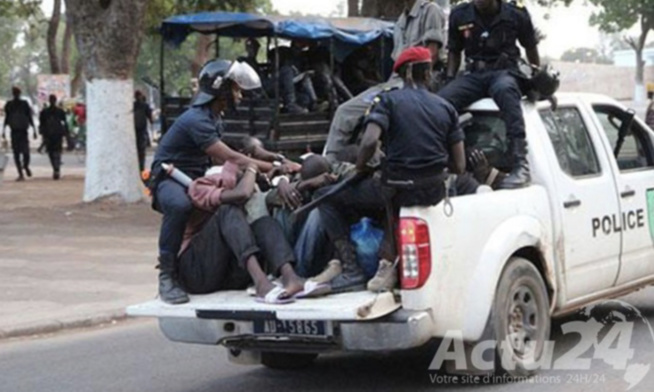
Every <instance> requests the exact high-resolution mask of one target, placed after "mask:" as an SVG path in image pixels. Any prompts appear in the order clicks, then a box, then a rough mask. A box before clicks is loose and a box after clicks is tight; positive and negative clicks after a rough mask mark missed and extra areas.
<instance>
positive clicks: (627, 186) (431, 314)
mask: <svg viewBox="0 0 654 392" xmlns="http://www.w3.org/2000/svg"><path fill="white" fill-rule="evenodd" d="M557 98H558V107H556V108H553V107H552V104H551V103H550V102H538V103H536V104H532V103H529V102H526V101H525V102H524V105H523V112H524V117H525V123H526V130H527V139H528V143H529V155H528V160H529V164H530V167H531V172H532V184H531V185H530V186H528V187H526V188H523V189H519V190H498V191H494V192H478V193H477V194H474V195H468V196H462V197H453V198H449V199H446V200H444V201H443V202H441V203H440V204H438V205H436V206H432V207H411V208H403V209H402V210H401V219H400V224H399V233H398V238H399V239H400V240H399V244H398V246H399V249H398V250H399V253H400V257H401V261H400V265H399V267H398V268H399V276H400V286H399V287H398V288H397V289H396V290H394V291H393V292H385V293H371V292H353V293H343V294H337V295H329V296H326V297H322V298H314V299H301V300H298V301H296V302H295V303H292V304H288V305H266V304H261V303H257V302H255V300H254V298H252V297H249V296H248V294H247V293H246V292H244V291H243V292H240V291H226V292H217V293H213V294H209V295H202V296H192V297H191V301H190V302H189V303H187V304H183V305H167V304H165V303H163V302H161V301H159V300H153V301H149V302H146V303H143V304H139V305H134V306H131V307H129V308H128V314H130V315H132V316H145V317H156V318H158V319H159V325H160V328H161V330H162V332H163V333H164V335H165V336H166V337H168V338H169V339H170V340H173V341H178V342H186V343H200V344H211V345H222V346H225V347H226V348H227V349H228V350H229V354H230V358H231V359H232V360H234V361H237V362H241V363H263V364H265V365H267V366H271V367H289V366H297V365H300V364H306V363H309V362H310V361H311V360H313V358H315V357H316V356H317V355H318V354H320V353H324V352H331V351H368V352H379V351H384V352H387V351H395V350H402V349H408V348H413V347H419V346H421V345H423V344H425V343H427V342H428V341H430V340H432V339H437V338H444V337H452V336H454V337H455V338H456V339H457V340H461V341H463V342H464V343H474V342H478V341H482V340H486V339H489V338H493V339H495V340H496V341H504V342H506V343H507V344H505V345H498V346H497V348H496V350H497V352H496V353H497V354H498V356H500V355H508V356H509V357H511V359H512V360H513V361H514V362H515V364H516V366H514V367H513V368H511V369H503V370H505V371H507V372H508V373H510V374H512V375H518V376H524V375H529V374H533V373H534V370H533V369H532V367H530V366H529V365H530V364H532V363H534V362H537V361H538V360H539V359H540V357H541V355H542V354H543V346H544V344H545V341H546V340H547V339H548V338H549V333H550V321H551V319H552V318H553V317H558V316H561V315H564V314H567V313H570V312H573V311H575V310H577V309H579V308H581V307H583V306H586V305H589V304H591V303H593V302H597V301H599V300H603V299H607V298H613V297H617V296H621V295H625V294H627V293H629V292H631V291H634V290H637V289H639V288H642V287H644V286H647V285H649V284H651V283H653V282H654V185H652V184H654V133H653V132H652V130H651V129H649V128H648V127H647V126H646V125H645V124H644V123H643V122H642V121H641V120H640V119H638V118H636V117H635V116H634V113H633V112H632V111H630V110H627V109H625V108H624V107H623V106H622V105H620V104H619V103H618V102H616V101H614V100H612V99H610V98H607V97H604V96H599V95H590V94H559V95H558V96H557ZM467 112H469V113H470V114H471V115H472V120H471V123H470V124H469V126H468V128H466V134H467V143H468V147H474V148H479V149H481V150H482V151H484V152H485V154H486V156H487V157H488V159H489V161H490V163H491V164H492V165H494V166H495V167H497V168H498V169H500V170H502V169H506V167H505V166H506V164H505V162H504V161H503V157H504V156H505V155H506V154H505V153H506V149H507V146H506V143H505V142H504V141H505V140H506V139H505V135H504V134H505V127H504V122H503V121H502V119H501V117H500V113H499V112H498V109H497V107H496V105H495V104H494V103H493V101H492V100H490V99H485V100H482V101H479V102H477V103H475V104H473V105H472V106H471V107H469V108H468V109H467ZM496 362H497V361H496ZM497 366H498V368H502V367H503V366H504V364H503V363H501V364H498V365H497Z"/></svg>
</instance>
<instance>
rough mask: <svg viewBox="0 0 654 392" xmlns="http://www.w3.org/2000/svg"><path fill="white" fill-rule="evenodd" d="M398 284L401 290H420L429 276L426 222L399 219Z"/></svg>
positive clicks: (414, 219)
mask: <svg viewBox="0 0 654 392" xmlns="http://www.w3.org/2000/svg"><path fill="white" fill-rule="evenodd" d="M399 234H400V241H399V245H400V246H399V251H400V283H401V287H402V289H408V290H411V289H419V288H421V287H422V286H423V285H424V284H425V282H426V281H427V279H428V278H429V275H430V274H431V248H430V245H429V228H428V227H427V222H425V221H424V220H422V219H417V218H401V219H400V233H399Z"/></svg>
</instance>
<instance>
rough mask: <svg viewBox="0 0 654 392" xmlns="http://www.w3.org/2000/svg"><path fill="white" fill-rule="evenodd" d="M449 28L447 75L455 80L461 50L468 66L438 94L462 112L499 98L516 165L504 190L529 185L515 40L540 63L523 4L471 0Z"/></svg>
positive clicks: (452, 16)
mask: <svg viewBox="0 0 654 392" xmlns="http://www.w3.org/2000/svg"><path fill="white" fill-rule="evenodd" d="M449 26H450V27H449V41H448V46H449V57H448V67H447V76H448V78H454V77H455V75H456V73H457V72H458V70H459V67H460V65H461V52H462V51H463V52H465V56H466V68H465V74H464V76H462V77H460V78H457V79H454V80H453V81H451V82H450V83H449V84H448V85H447V86H445V87H444V88H443V89H442V90H441V91H440V92H439V93H438V94H439V95H440V96H442V97H443V98H445V99H447V100H448V101H450V102H451V103H452V104H453V105H454V107H455V108H456V109H457V110H459V111H460V110H462V109H464V108H465V107H467V106H468V105H470V104H471V103H473V102H475V101H476V100H478V99H481V98H484V97H487V96H490V97H492V98H493V99H494V100H495V103H497V106H499V108H500V113H501V115H502V118H503V120H504V122H505V124H506V128H507V138H508V139H509V149H510V151H509V153H510V154H511V156H512V162H513V168H512V171H511V173H510V174H509V175H508V176H507V177H506V178H505V179H504V181H503V182H502V184H501V187H502V188H505V189H514V188H520V187H523V186H526V185H528V184H529V182H530V180H531V176H530V173H529V165H528V163H527V143H526V135H525V123H524V118H523V116H522V108H521V106H520V101H521V99H522V92H521V90H520V87H519V84H518V80H517V79H516V77H515V76H514V73H515V72H516V71H517V69H518V60H519V58H520V49H519V48H518V47H517V45H516V41H518V42H520V45H521V46H522V47H524V48H525V50H526V54H527V60H528V61H529V62H530V63H531V64H533V65H534V66H539V65H540V57H539V54H538V47H537V44H538V38H537V37H536V32H535V30H534V26H533V24H532V22H531V18H530V16H529V13H528V12H527V10H526V9H525V7H524V6H523V5H522V3H520V2H513V1H512V2H507V1H504V0H472V1H470V2H467V3H464V4H461V5H459V6H457V7H456V8H454V9H453V10H452V13H451V14H450V24H449Z"/></svg>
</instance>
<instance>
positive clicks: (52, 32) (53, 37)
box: [46, 0, 61, 74]
mask: <svg viewBox="0 0 654 392" xmlns="http://www.w3.org/2000/svg"><path fill="white" fill-rule="evenodd" d="M60 19H61V0H54V9H53V10H52V17H51V18H50V22H48V34H47V38H46V43H47V45H48V57H49V58H50V72H51V73H53V74H59V73H61V68H60V67H59V56H57V30H59V21H60Z"/></svg>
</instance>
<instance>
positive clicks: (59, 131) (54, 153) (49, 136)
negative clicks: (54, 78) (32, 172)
mask: <svg viewBox="0 0 654 392" xmlns="http://www.w3.org/2000/svg"><path fill="white" fill-rule="evenodd" d="M48 102H49V103H50V106H48V107H47V108H45V109H43V110H42V111H41V114H40V115H39V127H40V128H41V135H42V136H43V140H44V144H45V149H46V150H47V152H48V157H49V158H50V164H51V165H52V171H53V172H52V178H53V179H55V180H58V179H59V178H60V177H61V153H62V151H63V142H64V137H65V136H66V135H67V134H68V123H67V122H66V112H64V110H63V109H61V108H60V107H58V106H57V96H56V95H50V97H49V98H48Z"/></svg>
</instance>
